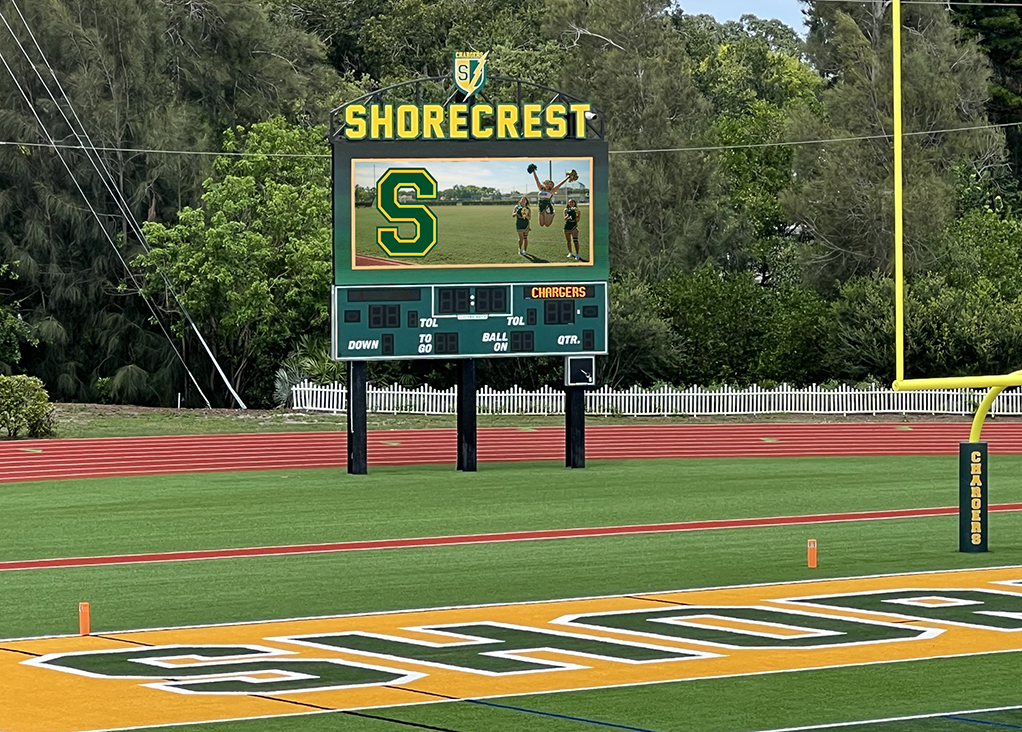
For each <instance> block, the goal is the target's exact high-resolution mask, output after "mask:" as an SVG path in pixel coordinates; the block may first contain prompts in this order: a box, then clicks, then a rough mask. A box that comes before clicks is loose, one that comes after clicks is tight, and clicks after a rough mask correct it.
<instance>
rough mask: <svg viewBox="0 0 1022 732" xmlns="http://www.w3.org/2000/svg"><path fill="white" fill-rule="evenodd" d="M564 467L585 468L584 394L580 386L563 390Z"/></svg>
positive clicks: (567, 387)
mask: <svg viewBox="0 0 1022 732" xmlns="http://www.w3.org/2000/svg"><path fill="white" fill-rule="evenodd" d="M564 450H565V452H564V466H565V467H567V468H584V467H585V466H586V393H585V389H584V388H583V387H581V386H566V387H565V388H564Z"/></svg>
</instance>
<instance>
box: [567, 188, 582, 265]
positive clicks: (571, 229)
mask: <svg viewBox="0 0 1022 732" xmlns="http://www.w3.org/2000/svg"><path fill="white" fill-rule="evenodd" d="M564 241H565V242H566V243H567V245H568V259H572V258H574V259H579V256H578V203H576V202H575V199H574V198H571V199H568V207H567V208H566V209H564ZM572 242H574V244H575V251H574V253H572V251H571V244H572Z"/></svg>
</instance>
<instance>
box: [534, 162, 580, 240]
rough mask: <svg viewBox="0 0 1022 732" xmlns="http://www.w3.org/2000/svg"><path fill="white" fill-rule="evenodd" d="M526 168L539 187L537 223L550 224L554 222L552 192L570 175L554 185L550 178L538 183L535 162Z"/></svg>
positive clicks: (555, 191)
mask: <svg viewBox="0 0 1022 732" xmlns="http://www.w3.org/2000/svg"><path fill="white" fill-rule="evenodd" d="M527 170H528V171H529V172H530V173H532V177H533V178H535V179H536V187H538V188H539V225H540V226H550V225H551V224H552V223H554V194H555V193H557V191H559V190H560V189H561V186H563V185H564V184H565V183H567V182H568V181H569V180H571V175H570V174H569V175H568V176H566V177H565V179H564V180H562V181H561V182H560V183H558V184H557V185H556V186H555V185H554V182H553V181H552V180H545V181H543V182H542V183H540V181H539V176H538V175H537V174H536V165H535V163H533V164H531V165H529V167H528V168H527Z"/></svg>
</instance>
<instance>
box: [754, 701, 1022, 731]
mask: <svg viewBox="0 0 1022 732" xmlns="http://www.w3.org/2000/svg"><path fill="white" fill-rule="evenodd" d="M1019 709H1022V704H1014V705H1012V706H1008V707H986V708H984V709H963V710H962V711H959V712H935V713H930V714H909V715H906V716H903V717H881V718H879V719H862V720H859V721H857V722H831V723H829V724H809V725H805V726H802V727H776V728H774V729H762V730H756V732H809V731H810V730H818V729H841V728H842V727H860V726H861V727H866V726H869V725H872V724H887V723H889V722H911V721H912V720H914V719H938V718H943V717H950V716H951V715H958V714H989V713H992V712H1014V711H1018V710H1019Z"/></svg>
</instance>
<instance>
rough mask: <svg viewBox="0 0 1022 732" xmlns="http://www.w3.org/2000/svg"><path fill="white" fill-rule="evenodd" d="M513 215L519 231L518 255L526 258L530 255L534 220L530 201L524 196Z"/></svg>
mask: <svg viewBox="0 0 1022 732" xmlns="http://www.w3.org/2000/svg"><path fill="white" fill-rule="evenodd" d="M511 215H512V216H514V219H515V229H516V230H517V231H518V254H519V255H520V256H523V257H524V256H525V255H526V254H528V253H529V226H530V220H531V218H532V211H531V210H530V209H529V199H528V198H526V197H525V196H522V197H521V199H520V200H519V201H518V205H517V206H515V212H514V213H513V214H511Z"/></svg>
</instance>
